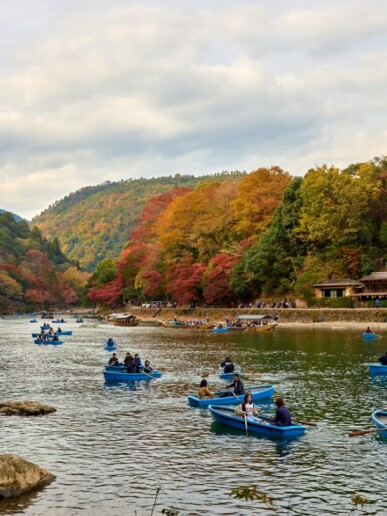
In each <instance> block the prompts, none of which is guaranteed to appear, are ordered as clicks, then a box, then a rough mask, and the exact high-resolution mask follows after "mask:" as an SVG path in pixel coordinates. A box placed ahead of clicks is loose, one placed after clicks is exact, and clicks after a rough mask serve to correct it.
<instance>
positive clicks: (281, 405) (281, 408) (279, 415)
mask: <svg viewBox="0 0 387 516" xmlns="http://www.w3.org/2000/svg"><path fill="white" fill-rule="evenodd" d="M275 404H276V405H277V411H276V413H275V418H274V423H275V424H276V425H277V426H291V424H292V416H291V415H290V412H289V409H288V407H287V406H286V405H285V400H284V399H283V398H282V397H279V398H277V399H276V400H275Z"/></svg>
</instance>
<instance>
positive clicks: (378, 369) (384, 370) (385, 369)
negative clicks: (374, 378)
mask: <svg viewBox="0 0 387 516" xmlns="http://www.w3.org/2000/svg"><path fill="white" fill-rule="evenodd" d="M368 368H369V370H370V374H387V365H382V364H369V365H368Z"/></svg>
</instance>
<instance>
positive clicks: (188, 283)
mask: <svg viewBox="0 0 387 516" xmlns="http://www.w3.org/2000/svg"><path fill="white" fill-rule="evenodd" d="M205 270H206V266H205V265H204V264H203V263H194V259H193V257H192V256H190V255H189V254H186V255H185V256H184V257H183V258H182V259H180V260H179V261H178V262H177V263H171V264H170V265H169V267H168V271H167V284H166V290H167V292H169V293H170V294H171V295H172V297H173V299H174V300H175V301H176V302H177V303H178V304H179V305H187V304H191V303H192V302H194V301H198V300H200V299H201V297H202V280H203V274H204V272H205Z"/></svg>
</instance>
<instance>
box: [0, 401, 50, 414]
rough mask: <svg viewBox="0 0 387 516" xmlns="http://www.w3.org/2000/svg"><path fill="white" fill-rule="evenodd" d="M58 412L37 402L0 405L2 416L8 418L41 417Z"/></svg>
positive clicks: (16, 402)
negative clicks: (4, 415)
mask: <svg viewBox="0 0 387 516" xmlns="http://www.w3.org/2000/svg"><path fill="white" fill-rule="evenodd" d="M50 412H56V408H54V407H50V405H43V404H42V403H38V402H37V401H5V402H3V403H0V414H6V415H7V416H14V415H16V416H40V415H42V414H49V413H50Z"/></svg>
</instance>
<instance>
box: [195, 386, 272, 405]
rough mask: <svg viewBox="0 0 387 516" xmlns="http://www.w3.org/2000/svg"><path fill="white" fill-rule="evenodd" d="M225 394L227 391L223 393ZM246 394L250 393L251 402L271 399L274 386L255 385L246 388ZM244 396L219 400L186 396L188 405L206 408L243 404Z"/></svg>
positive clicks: (220, 398)
mask: <svg viewBox="0 0 387 516" xmlns="http://www.w3.org/2000/svg"><path fill="white" fill-rule="evenodd" d="M224 392H225V393H226V392H227V391H224ZM246 392H249V393H251V398H252V401H258V400H264V399H267V398H271V397H272V396H273V394H274V385H255V386H253V387H249V388H246ZM244 398H245V395H244V394H242V395H241V396H233V395H232V394H231V396H226V397H223V398H222V397H219V398H216V397H214V398H198V397H197V396H188V403H189V404H190V405H191V406H192V407H199V408H207V407H208V406H209V405H237V404H238V403H243V401H244Z"/></svg>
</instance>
